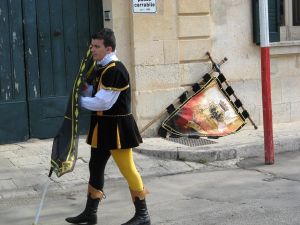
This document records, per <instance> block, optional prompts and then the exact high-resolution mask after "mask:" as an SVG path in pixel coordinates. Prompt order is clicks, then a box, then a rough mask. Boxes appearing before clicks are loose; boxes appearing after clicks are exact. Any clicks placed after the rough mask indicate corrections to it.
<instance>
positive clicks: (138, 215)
mask: <svg viewBox="0 0 300 225" xmlns="http://www.w3.org/2000/svg"><path fill="white" fill-rule="evenodd" d="M134 206H135V214H134V217H132V218H131V219H130V220H129V221H128V222H127V223H123V224H122V225H151V221H150V216H149V213H148V210H147V205H146V200H145V199H143V200H140V199H139V198H138V197H136V198H135V201H134Z"/></svg>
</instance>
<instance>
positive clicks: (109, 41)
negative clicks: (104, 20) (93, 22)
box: [92, 28, 116, 51]
mask: <svg viewBox="0 0 300 225" xmlns="http://www.w3.org/2000/svg"><path fill="white" fill-rule="evenodd" d="M92 39H99V40H103V44H104V46H105V47H109V46H110V47H112V50H113V51H115V49H116V37H115V34H114V32H113V30H111V29H109V28H103V29H102V30H100V31H98V32H96V33H94V34H93V35H92Z"/></svg>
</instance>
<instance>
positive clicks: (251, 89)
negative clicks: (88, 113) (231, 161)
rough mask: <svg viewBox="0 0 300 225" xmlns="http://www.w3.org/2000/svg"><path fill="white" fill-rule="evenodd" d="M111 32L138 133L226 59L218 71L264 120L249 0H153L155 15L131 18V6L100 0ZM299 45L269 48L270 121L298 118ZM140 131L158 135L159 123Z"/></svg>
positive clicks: (260, 120)
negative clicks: (128, 77)
mask: <svg viewBox="0 0 300 225" xmlns="http://www.w3.org/2000/svg"><path fill="white" fill-rule="evenodd" d="M103 5H104V10H107V9H109V8H110V9H111V10H112V15H113V20H112V21H108V22H105V26H107V27H112V28H113V29H114V30H115V31H116V33H117V41H118V47H117V51H118V56H119V58H120V59H121V60H122V61H123V62H125V64H126V66H127V68H128V69H129V71H130V73H131V82H132V88H133V104H134V107H133V112H134V115H135V117H136V119H137V122H138V126H139V127H140V128H143V127H144V126H145V125H146V124H147V123H149V122H150V121H152V120H153V119H154V118H155V117H156V116H157V115H159V114H160V112H162V111H163V110H164V109H165V108H166V107H167V106H168V105H169V104H171V103H172V102H173V101H174V100H175V99H176V98H177V97H178V96H179V95H180V94H181V93H182V92H183V91H184V90H186V89H187V87H188V86H189V85H190V84H192V83H194V82H196V81H198V80H199V79H200V78H201V76H202V75H203V74H204V73H206V72H207V71H209V70H210V66H211V65H210V62H209V61H208V59H207V57H206V55H205V53H206V52H207V51H210V52H211V54H212V56H213V58H214V59H215V61H219V60H221V59H222V58H223V57H225V56H226V57H227V58H228V59H229V60H228V62H227V63H226V64H224V65H223V66H222V71H223V73H224V74H225V76H226V78H227V80H228V81H229V83H230V84H231V85H232V87H233V88H234V90H235V93H236V94H237V96H238V97H239V98H240V99H241V100H242V102H243V103H244V106H245V107H246V108H247V109H248V111H249V113H250V115H251V117H252V119H253V120H254V121H255V122H256V123H257V124H258V125H260V124H262V123H263V116H262V96H261V77H260V76H261V75H260V47H259V46H256V45H255V44H254V43H253V40H252V11H251V10H252V9H251V1H248V0H235V1H228V0H157V13H154V14H151V13H149V14H147V13H141V14H139V13H132V5H131V1H124V0H103ZM299 54H300V48H299V42H298V47H297V43H296V44H295V45H294V46H290V47H289V46H285V45H284V44H283V43H281V44H278V45H275V46H272V47H271V83H272V103H273V121H274V123H278V122H292V121H297V120H299V119H300V115H299V113H298V112H299V110H300V91H299V88H298V86H299V84H300V76H299V72H298V71H299V67H300V57H299ZM162 119H163V118H160V119H159V120H158V121H157V123H156V124H155V125H153V126H151V128H150V129H148V130H147V131H146V132H145V135H146V136H153V135H156V130H157V127H158V126H159V124H160V122H161V120H162Z"/></svg>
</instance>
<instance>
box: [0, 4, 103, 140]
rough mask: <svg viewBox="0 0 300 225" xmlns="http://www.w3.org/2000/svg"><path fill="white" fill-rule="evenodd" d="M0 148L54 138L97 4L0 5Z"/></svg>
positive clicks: (99, 23)
mask: <svg viewBox="0 0 300 225" xmlns="http://www.w3.org/2000/svg"><path fill="white" fill-rule="evenodd" d="M0 20H1V21H0V87H1V89H0V90H1V93H0V113H1V116H0V124H1V126H0V143H8V142H13V141H20V140H26V139H27V138H29V137H32V138H49V137H53V136H54V135H55V134H56V132H57V130H58V129H59V126H60V125H61V122H62V120H63V115H64V112H65V107H66V103H67V100H68V98H69V94H70V91H71V87H72V85H73V80H74V77H75V76H76V74H77V70H78V67H79V63H80V59H81V58H82V56H83V54H84V53H85V52H86V50H87V48H88V45H89V39H90V35H91V34H92V33H93V32H95V31H97V30H99V29H100V28H102V27H103V20H102V1H101V0H14V1H10V0H1V1H0Z"/></svg>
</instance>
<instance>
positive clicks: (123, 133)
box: [87, 61, 142, 150]
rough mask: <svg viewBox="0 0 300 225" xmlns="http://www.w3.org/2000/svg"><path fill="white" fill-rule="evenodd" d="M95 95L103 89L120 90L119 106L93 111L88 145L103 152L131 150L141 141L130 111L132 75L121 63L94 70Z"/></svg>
mask: <svg viewBox="0 0 300 225" xmlns="http://www.w3.org/2000/svg"><path fill="white" fill-rule="evenodd" d="M92 77H93V80H92V83H93V85H94V89H93V90H94V91H93V96H94V95H95V94H96V93H97V92H98V91H99V90H100V89H105V90H115V91H120V95H119V97H118V99H117V101H116V103H115V104H114V105H113V106H112V107H111V108H110V109H109V110H106V111H102V112H92V116H91V124H90V130H89V134H88V137H87V143H88V144H90V145H91V146H92V147H93V148H97V149H101V150H113V149H128V148H133V147H136V146H138V145H139V143H141V142H142V138H141V135H140V133H139V131H138V128H137V125H136V122H135V120H134V117H133V115H132V112H131V91H130V80H129V74H128V71H127V69H126V68H125V66H124V65H123V64H122V63H121V62H120V61H112V62H110V63H109V64H108V65H106V66H105V67H101V68H100V69H95V70H94V76H92Z"/></svg>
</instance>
